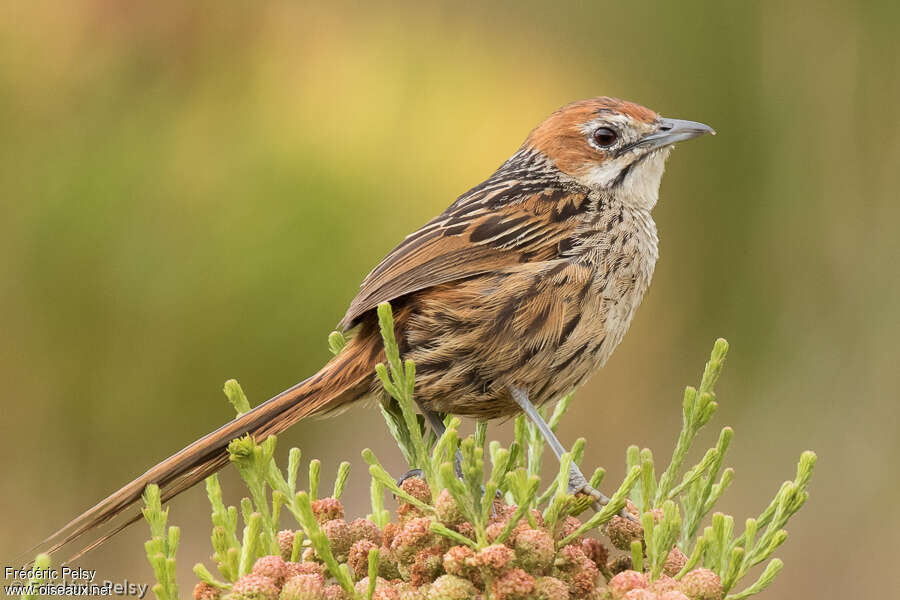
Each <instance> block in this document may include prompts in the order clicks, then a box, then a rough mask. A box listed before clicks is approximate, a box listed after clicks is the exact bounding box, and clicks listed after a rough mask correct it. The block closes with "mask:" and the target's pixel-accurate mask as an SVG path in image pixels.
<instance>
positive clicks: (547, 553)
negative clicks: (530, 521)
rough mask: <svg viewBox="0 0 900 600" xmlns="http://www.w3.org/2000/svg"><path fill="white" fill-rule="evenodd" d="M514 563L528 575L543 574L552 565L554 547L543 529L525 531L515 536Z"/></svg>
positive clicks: (554, 553)
mask: <svg viewBox="0 0 900 600" xmlns="http://www.w3.org/2000/svg"><path fill="white" fill-rule="evenodd" d="M515 549H516V562H517V563H518V564H519V565H520V566H521V567H522V568H523V569H525V570H526V571H528V572H529V573H538V572H544V571H545V570H546V569H548V568H550V566H551V565H552V564H553V559H554V557H555V555H556V547H555V545H554V543H553V538H551V537H550V534H549V533H547V532H546V531H544V530H543V529H527V530H525V531H522V532H520V533H519V534H518V535H517V536H516V542H515Z"/></svg>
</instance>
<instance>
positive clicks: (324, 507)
mask: <svg viewBox="0 0 900 600" xmlns="http://www.w3.org/2000/svg"><path fill="white" fill-rule="evenodd" d="M312 512H313V515H315V517H316V521H318V522H319V525H321V524H322V523H325V522H326V521H333V520H334V519H343V518H344V506H343V505H342V504H341V501H340V500H338V499H336V498H320V499H319V500H315V501H314V502H312Z"/></svg>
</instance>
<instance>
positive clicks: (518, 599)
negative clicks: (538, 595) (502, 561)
mask: <svg viewBox="0 0 900 600" xmlns="http://www.w3.org/2000/svg"><path fill="white" fill-rule="evenodd" d="M493 591H494V597H495V598H497V600H531V598H533V597H534V577H532V576H531V575H529V574H528V573H526V572H525V571H523V570H522V569H512V570H511V571H507V572H506V573H504V574H503V575H501V576H500V577H498V578H497V579H495V580H494V585H493Z"/></svg>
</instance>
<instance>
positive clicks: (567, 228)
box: [341, 185, 589, 330]
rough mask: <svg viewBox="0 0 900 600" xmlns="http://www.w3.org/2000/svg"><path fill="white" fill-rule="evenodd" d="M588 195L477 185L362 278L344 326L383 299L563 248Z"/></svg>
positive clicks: (554, 255) (547, 256)
mask: <svg viewBox="0 0 900 600" xmlns="http://www.w3.org/2000/svg"><path fill="white" fill-rule="evenodd" d="M588 205H589V202H588V198H587V195H586V194H584V193H580V192H578V191H572V190H562V189H559V188H544V189H542V190H540V191H536V192H535V191H534V190H533V189H532V190H529V191H528V193H524V194H523V193H521V191H517V188H516V186H514V185H511V186H509V187H499V188H494V189H492V190H490V191H489V192H488V193H484V192H483V191H482V190H479V188H476V189H475V190H473V191H472V192H470V194H469V195H466V196H463V197H462V198H460V199H459V200H457V201H456V202H455V203H454V204H453V205H452V206H451V207H450V208H448V209H447V210H446V211H445V212H444V213H443V214H441V215H440V216H438V217H436V218H435V219H432V220H431V221H430V222H429V223H427V224H426V225H425V226H423V227H422V228H421V229H419V230H418V231H416V232H415V233H413V234H411V235H409V236H407V238H406V239H405V240H404V241H403V242H402V243H401V244H400V245H399V246H397V247H396V248H394V250H392V251H391V253H390V254H388V255H387V256H386V257H385V258H384V260H382V261H381V263H379V265H378V266H377V267H375V269H374V270H373V271H372V272H371V273H369V275H368V276H367V277H366V279H365V280H364V281H363V283H362V285H361V287H360V291H359V293H358V294H357V295H356V298H354V299H353V302H351V303H350V308H349V309H348V310H347V314H346V315H345V316H344V318H343V320H342V321H341V327H342V328H344V329H345V330H346V329H349V328H351V327H353V326H354V325H355V324H356V323H357V322H358V320H359V318H360V317H361V316H362V315H363V314H365V313H366V312H368V311H370V310H372V309H373V308H375V307H376V306H378V304H380V303H381V302H386V301H391V300H394V299H396V298H400V297H402V296H405V295H407V294H411V293H413V292H417V291H419V290H423V289H426V288H429V287H433V286H436V285H440V284H443V283H448V282H451V281H458V280H461V279H467V278H469V277H474V276H477V275H481V274H484V273H488V272H492V271H498V270H502V269H504V268H506V267H509V266H512V265H515V264H519V263H523V262H531V261H544V260H552V259H554V258H557V257H559V256H560V255H561V254H563V253H564V252H565V250H566V248H567V243H568V242H567V240H569V238H570V237H571V235H572V234H573V233H574V231H573V229H574V228H573V225H572V219H571V217H573V216H575V215H576V214H578V213H580V212H581V211H583V210H586V209H587V208H588Z"/></svg>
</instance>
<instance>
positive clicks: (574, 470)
mask: <svg viewBox="0 0 900 600" xmlns="http://www.w3.org/2000/svg"><path fill="white" fill-rule="evenodd" d="M568 492H569V493H570V494H572V495H575V494H586V495H588V496H590V497H592V498H593V499H594V503H593V505H592V507H593V509H594V511H596V512H599V511H600V510H601V509H602V508H603V507H604V506H606V505H607V504H609V501H610V498H609V497H607V496H606V495H605V494H603V493H602V492H600V491H599V490H596V489H594V488H593V487H591V485H590V484H589V483H588V480H587V479H585V477H584V474H583V473H582V472H581V469H579V468H578V465H576V464H574V463H572V465H571V466H570V468H569V489H568ZM619 516H620V517H622V518H624V519H629V520H631V521H634V522H635V523H637V522H638V520H637V519H636V518H635V517H634V515H632V514H631V513H630V512H628V511H627V510H625V508H624V507H623V508H622V510H620V511H619Z"/></svg>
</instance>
